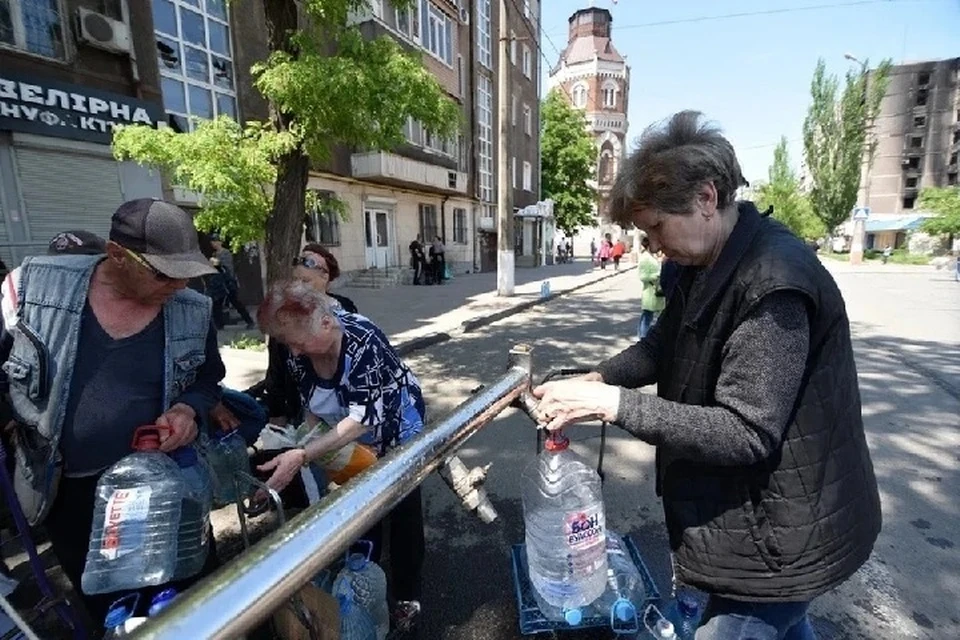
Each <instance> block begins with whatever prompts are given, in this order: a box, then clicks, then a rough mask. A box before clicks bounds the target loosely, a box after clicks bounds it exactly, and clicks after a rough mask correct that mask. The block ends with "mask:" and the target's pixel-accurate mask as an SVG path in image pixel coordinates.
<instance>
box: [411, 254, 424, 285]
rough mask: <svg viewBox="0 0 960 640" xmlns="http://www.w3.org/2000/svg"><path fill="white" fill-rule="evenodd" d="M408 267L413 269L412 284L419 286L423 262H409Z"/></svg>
mask: <svg viewBox="0 0 960 640" xmlns="http://www.w3.org/2000/svg"><path fill="white" fill-rule="evenodd" d="M410 267H411V268H412V269H413V284H420V280H421V279H422V278H423V260H411V261H410Z"/></svg>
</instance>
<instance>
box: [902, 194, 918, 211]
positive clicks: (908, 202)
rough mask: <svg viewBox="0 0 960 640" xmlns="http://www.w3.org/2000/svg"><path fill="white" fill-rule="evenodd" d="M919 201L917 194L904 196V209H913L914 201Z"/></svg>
mask: <svg viewBox="0 0 960 640" xmlns="http://www.w3.org/2000/svg"><path fill="white" fill-rule="evenodd" d="M916 201H917V197H916V196H903V208H904V209H913V204H914V202H916Z"/></svg>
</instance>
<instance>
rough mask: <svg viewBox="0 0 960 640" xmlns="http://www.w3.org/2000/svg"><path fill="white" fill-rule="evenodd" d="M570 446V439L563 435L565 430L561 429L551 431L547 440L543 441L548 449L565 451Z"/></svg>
mask: <svg viewBox="0 0 960 640" xmlns="http://www.w3.org/2000/svg"><path fill="white" fill-rule="evenodd" d="M569 446H570V439H569V438H567V436H565V435H563V432H562V431H560V430H559V429H557V430H556V431H551V432H550V435H548V436H547V440H546V442H544V443H543V447H544V449H546V450H547V451H564V450H566V449H567V447H569Z"/></svg>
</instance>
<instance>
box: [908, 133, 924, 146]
mask: <svg viewBox="0 0 960 640" xmlns="http://www.w3.org/2000/svg"><path fill="white" fill-rule="evenodd" d="M921 147H923V138H921V137H920V136H912V137H911V138H910V148H911V149H920V148H921Z"/></svg>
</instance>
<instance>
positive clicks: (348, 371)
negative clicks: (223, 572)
mask: <svg viewBox="0 0 960 640" xmlns="http://www.w3.org/2000/svg"><path fill="white" fill-rule="evenodd" d="M257 320H258V322H259V324H260V327H261V329H262V330H263V331H264V333H266V334H268V335H270V336H271V337H272V338H276V339H278V340H280V341H281V342H283V343H284V344H285V345H286V346H287V347H288V348H289V351H290V355H289V356H288V358H287V367H288V369H289V371H290V372H291V374H292V377H293V379H294V380H295V381H296V382H297V386H298V388H299V392H300V398H301V401H302V403H303V408H304V411H305V415H306V420H307V422H308V423H309V424H317V423H318V422H319V421H320V420H323V421H325V422H326V423H327V424H328V425H330V427H331V429H330V430H329V431H327V432H326V433H324V434H323V435H321V436H319V437H317V438H316V439H315V440H313V441H311V442H310V443H309V444H307V445H306V446H305V447H303V448H297V449H291V450H288V451H285V452H283V453H281V454H279V455H277V456H276V457H274V458H273V459H271V460H270V461H268V462H267V463H265V464H264V465H262V466H261V467H259V469H260V470H261V471H273V475H272V476H271V477H270V478H269V479H268V480H267V484H268V485H269V486H270V487H272V488H274V489H276V490H278V491H279V490H281V489H283V488H284V487H286V486H287V485H288V484H289V483H290V482H291V481H292V480H293V478H294V477H296V476H297V475H298V474H299V472H300V469H301V468H302V467H303V466H304V465H307V464H309V463H310V462H312V461H314V460H318V459H320V458H321V457H323V456H324V455H325V454H327V453H330V452H333V451H336V450H338V449H340V448H342V447H343V446H345V445H346V444H348V443H350V442H353V441H358V442H361V443H363V444H366V445H368V446H370V447H372V448H374V449H375V450H376V451H377V455H378V456H383V455H384V454H386V453H387V451H389V450H390V449H391V448H393V447H396V446H398V445H400V444H403V443H404V442H406V441H407V440H409V439H410V438H412V437H413V436H415V435H417V434H418V433H420V432H421V431H422V430H423V425H424V416H425V413H426V412H425V407H424V402H423V393H422V392H421V390H420V382H419V381H418V380H417V378H416V376H415V375H414V374H413V373H412V372H411V371H410V368H409V367H408V366H407V365H406V364H405V363H404V362H403V360H401V359H400V356H399V355H398V354H397V352H396V350H394V348H393V347H392V346H391V345H390V342H389V340H388V339H387V337H386V336H385V335H384V333H383V331H381V330H380V328H379V327H377V326H376V325H374V324H373V323H372V322H370V320H368V319H367V318H365V317H363V316H360V315H357V314H352V313H345V312H343V310H342V309H334V308H333V307H332V306H331V301H330V298H328V297H327V296H326V295H324V293H323V292H322V291H318V290H317V289H316V288H315V287H311V286H310V285H309V284H307V283H304V282H300V281H294V282H287V283H282V284H280V285H277V286H275V287H273V288H272V289H271V290H270V291H269V292H268V294H267V297H266V299H265V300H264V302H263V304H262V305H261V306H260V310H259V313H258V318H257ZM390 517H391V527H390V529H391V549H394V550H396V551H395V552H393V553H391V564H392V574H393V575H392V578H393V580H392V583H393V588H394V596H395V597H396V598H397V600H398V608H397V617H398V618H399V623H400V624H407V623H408V622H409V621H411V620H412V619H413V617H414V616H415V615H416V614H417V613H418V612H419V609H420V605H419V599H420V571H421V565H422V562H423V552H424V539H423V513H422V506H421V500H420V490H419V489H416V490H414V492H413V493H411V494H410V495H409V496H408V497H407V498H405V499H404V500H403V501H402V502H401V503H400V504H399V505H397V507H396V508H395V509H394V510H393V512H391V514H390ZM363 537H364V538H365V539H371V540H372V541H373V542H374V547H375V552H374V557H375V558H377V557H379V553H380V547H381V545H380V544H379V543H380V538H381V534H380V526H379V525H377V527H375V528H374V530H373V531H371V532H369V533H368V534H367V535H365V536H363Z"/></svg>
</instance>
